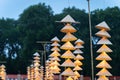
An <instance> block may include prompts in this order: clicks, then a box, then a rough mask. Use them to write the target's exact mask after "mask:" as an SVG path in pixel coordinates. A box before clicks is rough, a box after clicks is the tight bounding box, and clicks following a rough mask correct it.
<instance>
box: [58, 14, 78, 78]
mask: <svg viewBox="0 0 120 80" xmlns="http://www.w3.org/2000/svg"><path fill="white" fill-rule="evenodd" d="M59 22H62V23H65V26H64V27H63V28H62V29H61V32H63V33H66V35H65V36H64V37H63V38H62V40H61V41H62V42H65V43H64V44H63V45H62V46H61V47H60V48H61V49H63V50H65V52H64V53H63V54H62V55H61V58H65V62H63V63H62V64H61V66H63V67H66V70H65V71H63V72H62V73H61V75H63V76H68V78H67V79H70V80H72V78H71V77H70V76H74V75H75V74H74V72H73V71H72V69H71V67H75V64H74V63H73V62H72V60H71V59H74V58H75V56H74V54H73V53H72V50H75V47H74V45H73V44H72V43H71V42H72V41H75V40H77V38H76V37H75V36H74V35H73V34H72V33H74V32H76V31H77V30H76V29H75V28H74V27H73V26H72V23H78V22H76V21H75V20H74V19H73V18H72V17H71V16H70V15H67V16H66V17H65V18H63V19H62V20H61V21H59Z"/></svg>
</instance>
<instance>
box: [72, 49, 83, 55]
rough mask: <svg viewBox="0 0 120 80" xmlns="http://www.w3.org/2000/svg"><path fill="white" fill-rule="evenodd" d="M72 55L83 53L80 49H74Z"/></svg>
mask: <svg viewBox="0 0 120 80" xmlns="http://www.w3.org/2000/svg"><path fill="white" fill-rule="evenodd" d="M73 53H74V54H79V53H83V52H82V51H81V50H80V49H76V50H75V51H74V52H73Z"/></svg>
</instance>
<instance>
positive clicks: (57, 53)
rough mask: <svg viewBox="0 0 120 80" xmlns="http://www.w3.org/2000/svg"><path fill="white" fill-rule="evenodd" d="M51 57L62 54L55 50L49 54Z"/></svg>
mask: <svg viewBox="0 0 120 80" xmlns="http://www.w3.org/2000/svg"><path fill="white" fill-rule="evenodd" d="M49 56H50V57H55V56H60V53H59V52H58V51H54V52H53V53H51V54H50V55H49Z"/></svg>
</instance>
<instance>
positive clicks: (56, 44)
mask: <svg viewBox="0 0 120 80" xmlns="http://www.w3.org/2000/svg"><path fill="white" fill-rule="evenodd" d="M51 46H60V44H59V43H57V42H56V41H55V42H54V43H52V44H51Z"/></svg>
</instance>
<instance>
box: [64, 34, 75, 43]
mask: <svg viewBox="0 0 120 80" xmlns="http://www.w3.org/2000/svg"><path fill="white" fill-rule="evenodd" d="M76 39H77V38H76V37H75V36H74V35H72V34H71V33H67V34H66V35H65V36H64V37H63V38H62V41H63V42H67V41H75V40H76Z"/></svg>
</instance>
